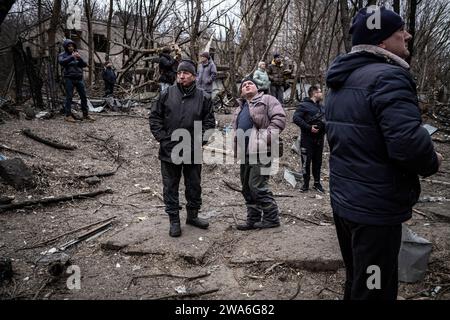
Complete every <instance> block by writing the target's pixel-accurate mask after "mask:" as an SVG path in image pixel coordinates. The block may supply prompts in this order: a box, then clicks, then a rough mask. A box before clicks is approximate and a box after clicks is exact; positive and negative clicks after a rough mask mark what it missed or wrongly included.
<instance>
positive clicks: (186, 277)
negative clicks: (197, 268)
mask: <svg viewBox="0 0 450 320" xmlns="http://www.w3.org/2000/svg"><path fill="white" fill-rule="evenodd" d="M209 275H211V273H209V272H206V273H202V274H199V275H197V276H184V275H179V274H170V273H156V274H144V275H141V276H135V277H133V278H131V280H130V282H129V283H128V285H127V287H126V288H127V290H128V288H130V286H131V285H132V284H136V280H138V279H143V278H157V277H171V278H181V279H186V280H188V281H192V280H196V279H201V278H205V277H207V276H209Z"/></svg>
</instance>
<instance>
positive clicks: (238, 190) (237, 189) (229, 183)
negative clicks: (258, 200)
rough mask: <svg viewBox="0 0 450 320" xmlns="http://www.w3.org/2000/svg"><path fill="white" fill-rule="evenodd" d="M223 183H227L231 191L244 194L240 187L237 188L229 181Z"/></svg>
mask: <svg viewBox="0 0 450 320" xmlns="http://www.w3.org/2000/svg"><path fill="white" fill-rule="evenodd" d="M222 181H223V183H225V185H226V186H227V187H228V188H230V189H231V190H233V191H237V192H242V189H239V187H237V186H236V185H234V184H233V183H231V182H228V181H226V180H222Z"/></svg>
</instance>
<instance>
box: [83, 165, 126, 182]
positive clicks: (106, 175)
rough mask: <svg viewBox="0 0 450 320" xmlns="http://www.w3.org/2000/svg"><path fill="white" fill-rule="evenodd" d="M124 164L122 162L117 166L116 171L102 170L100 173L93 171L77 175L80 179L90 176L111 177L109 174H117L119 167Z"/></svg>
mask: <svg viewBox="0 0 450 320" xmlns="http://www.w3.org/2000/svg"><path fill="white" fill-rule="evenodd" d="M121 166H122V163H121V164H120V165H118V166H117V168H116V169H115V170H114V171H106V172H100V173H92V174H81V175H78V176H76V178H78V179H85V178H90V177H95V176H97V177H99V178H100V177H109V176H113V175H115V174H116V172H117V170H119V168H120V167H121Z"/></svg>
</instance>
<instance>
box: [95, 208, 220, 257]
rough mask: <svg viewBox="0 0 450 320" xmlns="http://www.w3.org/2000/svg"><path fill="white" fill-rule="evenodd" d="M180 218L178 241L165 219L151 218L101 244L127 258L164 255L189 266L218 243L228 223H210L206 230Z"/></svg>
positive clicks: (167, 220)
mask: <svg viewBox="0 0 450 320" xmlns="http://www.w3.org/2000/svg"><path fill="white" fill-rule="evenodd" d="M181 219H182V221H183V222H182V225H181V229H182V235H181V237H179V238H172V237H170V236H169V219H168V217H166V216H155V217H151V218H150V219H148V220H145V221H143V222H141V223H138V224H135V225H133V226H131V227H128V228H127V229H125V230H123V231H122V232H119V233H118V234H115V235H114V236H112V237H111V238H109V239H107V240H106V241H104V242H103V243H102V248H103V249H106V250H120V249H122V252H123V253H125V254H129V255H146V254H154V255H165V254H173V255H177V256H179V257H182V258H184V259H186V260H187V261H188V262H191V263H201V262H202V261H203V259H204V257H205V256H206V253H207V252H208V250H209V248H210V247H211V246H212V245H213V244H214V243H215V242H216V241H217V240H219V239H220V238H221V237H222V236H223V234H224V232H225V230H227V229H228V228H229V225H228V224H225V223H219V222H213V223H211V224H210V226H209V229H207V230H202V229H199V228H195V227H193V226H189V225H186V224H185V223H184V219H183V217H181Z"/></svg>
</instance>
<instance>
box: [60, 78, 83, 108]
mask: <svg viewBox="0 0 450 320" xmlns="http://www.w3.org/2000/svg"><path fill="white" fill-rule="evenodd" d="M64 80H65V84H66V101H65V103H64V114H65V115H66V116H70V115H71V114H72V98H73V88H74V87H75V88H76V89H77V92H78V94H79V95H80V99H81V110H82V111H83V115H87V114H88V111H89V110H88V106H87V98H86V89H85V86H84V81H83V79H81V80H74V79H69V78H64Z"/></svg>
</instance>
